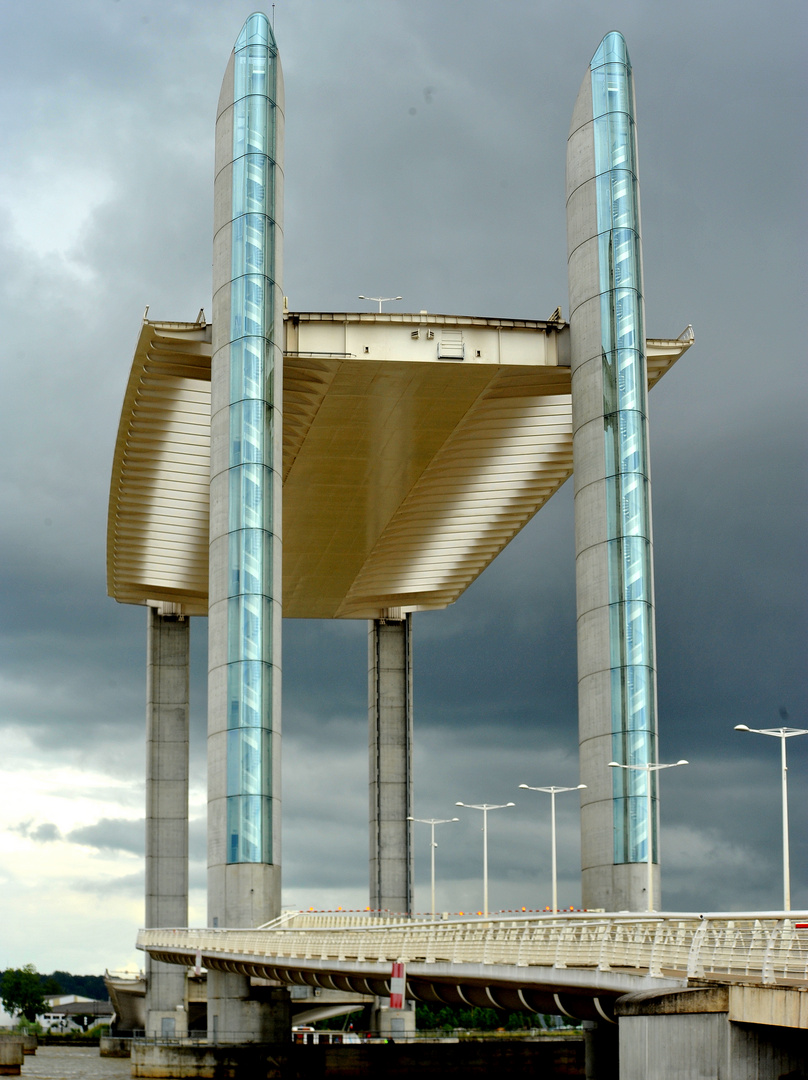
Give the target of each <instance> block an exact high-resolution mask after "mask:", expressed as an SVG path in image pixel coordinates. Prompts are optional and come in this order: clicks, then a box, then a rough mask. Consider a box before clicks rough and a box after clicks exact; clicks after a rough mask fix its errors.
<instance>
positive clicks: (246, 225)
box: [208, 13, 289, 1043]
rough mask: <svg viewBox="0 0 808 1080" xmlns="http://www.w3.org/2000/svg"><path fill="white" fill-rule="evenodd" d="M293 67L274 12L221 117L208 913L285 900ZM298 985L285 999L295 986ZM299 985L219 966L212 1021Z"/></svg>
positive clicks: (255, 33) (235, 1025) (257, 1018)
mask: <svg viewBox="0 0 808 1080" xmlns="http://www.w3.org/2000/svg"><path fill="white" fill-rule="evenodd" d="M283 110H284V96H283V76H282V73H281V67H280V59H279V56H278V49H277V46H276V44H275V39H274V37H273V34H272V28H271V27H270V24H269V20H268V19H267V17H266V15H264V14H261V13H256V14H254V15H251V16H250V17H249V18H248V19H247V21H246V22H245V24H244V26H243V27H242V30H241V33H240V34H239V36H238V39H237V40H236V44H235V47H234V49H233V52H232V54H231V56H230V61H229V63H228V65H227V68H226V70H225V75H224V79H223V81H222V89H221V94H220V96H219V104H218V109H217V117H216V165H215V169H216V173H215V179H214V193H213V206H214V239H213V322H212V357H211V428H210V430H211V452H210V470H211V471H210V506H211V514H210V577H209V591H208V604H209V609H208V635H209V646H208V922H209V925H210V926H212V927H254V926H260V925H261V924H263V923H265V922H268V921H270V920H271V919H273V918H275V917H276V916H277V915H278V914H279V913H280V903H281V869H280V862H281V858H280V836H281V820H280V818H281V801H280V766H281V761H280V756H281V593H282V568H281V536H282V530H281V509H282V485H281V464H282V458H283V419H282V404H283V403H282V394H283V295H282V288H281V273H282V269H281V268H282V253H283V135H284V116H283ZM284 995H285V1002H286V1003H285V1004H284V1001H283V1000H280V999H284ZM288 1024H289V1008H288V993H287V992H286V991H278V993H277V994H270V995H267V994H261V993H259V992H257V991H256V990H255V988H253V987H252V985H251V982H250V979H249V977H247V976H244V975H236V974H231V973H225V972H219V971H214V970H212V971H210V972H209V974H208V1035H209V1037H212V1038H213V1039H215V1040H216V1041H221V1042H235V1043H239V1042H249V1041H256V1040H258V1041H273V1040H282V1039H283V1037H284V1036H283V1034H282V1033H283V1030H284V1028H286V1029H288Z"/></svg>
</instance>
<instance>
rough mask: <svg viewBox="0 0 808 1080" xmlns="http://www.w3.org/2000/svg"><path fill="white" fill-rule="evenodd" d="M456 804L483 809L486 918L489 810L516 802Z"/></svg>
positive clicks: (512, 804)
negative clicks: (495, 804)
mask: <svg viewBox="0 0 808 1080" xmlns="http://www.w3.org/2000/svg"><path fill="white" fill-rule="evenodd" d="M455 806H465V807H466V809H467V810H482V812H483V908H484V909H485V915H486V918H487V917H488V811H489V810H504V809H505V808H506V807H508V806H516V803H512V802H506V803H500V804H499V805H498V806H494V805H493V804H492V803H465V802H456V803H455Z"/></svg>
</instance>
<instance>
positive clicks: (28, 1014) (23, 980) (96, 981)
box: [0, 964, 108, 1023]
mask: <svg viewBox="0 0 808 1080" xmlns="http://www.w3.org/2000/svg"><path fill="white" fill-rule="evenodd" d="M58 994H75V995H76V996H77V997H87V998H92V999H93V1000H94V1001H106V1000H107V996H108V995H107V988H106V986H105V985H104V977H103V975H71V974H70V972H69V971H54V972H52V973H51V974H50V975H41V974H40V973H39V972H38V971H37V969H36V968H35V967H34V965H33V964H26V965H25V967H21V968H8V969H7V970H6V971H4V972H3V973H2V975H0V1001H2V1003H3V1008H4V1009H5V1010H6V1012H7V1013H9V1014H10V1015H11V1016H18V1017H23V1018H24V1019H26V1020H28V1021H29V1022H30V1023H33V1022H34V1020H36V1018H37V1016H41V1015H42V1013H45V1012H47V1011H48V1003H47V1001H46V1000H45V999H46V998H49V997H55V996H56V995H58Z"/></svg>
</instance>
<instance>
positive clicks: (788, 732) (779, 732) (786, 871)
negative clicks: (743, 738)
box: [735, 716, 808, 911]
mask: <svg viewBox="0 0 808 1080" xmlns="http://www.w3.org/2000/svg"><path fill="white" fill-rule="evenodd" d="M783 718H784V719H785V716H784V717H783ZM735 730H736V731H753V732H754V733H755V734H756V735H774V736H775V737H776V738H778V739H779V740H780V762H781V767H782V771H783V911H791V873H790V868H789V859H788V781H787V775H788V766H787V765H786V739H790V738H792V737H793V736H794V735H808V731H806V730H805V728H795V727H779V728H756V727H747V726H746V724H736V725H735Z"/></svg>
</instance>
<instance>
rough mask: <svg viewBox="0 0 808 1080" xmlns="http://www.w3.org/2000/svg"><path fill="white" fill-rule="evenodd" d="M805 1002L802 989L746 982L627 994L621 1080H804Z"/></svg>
mask: <svg viewBox="0 0 808 1080" xmlns="http://www.w3.org/2000/svg"><path fill="white" fill-rule="evenodd" d="M806 998H808V994H807V993H806V991H805V990H804V989H801V988H793V989H791V988H789V989H781V988H771V987H762V986H750V985H743V984H738V985H732V986H703V987H688V988H687V989H686V990H681V991H675V992H670V991H649V992H645V993H638V994H628V995H626V997H624V998H621V999H620V1000H619V1001H618V1002H617V1006H616V1009H615V1011H616V1013H617V1016H618V1019H619V1032H620V1080H680V1078H685V1077H687V1078H689V1077H695V1076H715V1077H720V1078H721V1080H760V1078H762V1077H772V1078H774V1077H782V1078H783V1080H786V1078H787V1080H801V1078H802V1077H805V1076H806V1075H808V1002H806ZM587 1075H588V1074H587Z"/></svg>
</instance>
